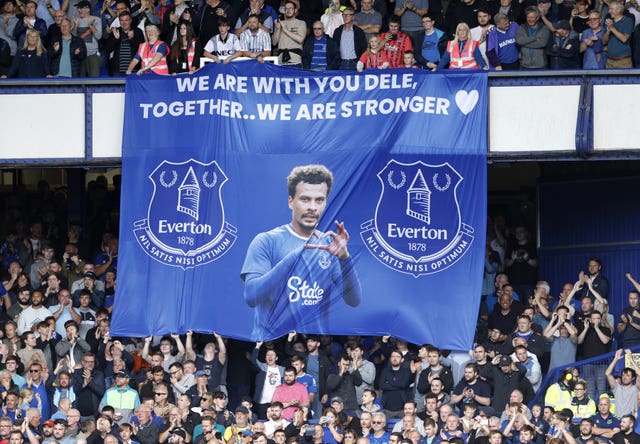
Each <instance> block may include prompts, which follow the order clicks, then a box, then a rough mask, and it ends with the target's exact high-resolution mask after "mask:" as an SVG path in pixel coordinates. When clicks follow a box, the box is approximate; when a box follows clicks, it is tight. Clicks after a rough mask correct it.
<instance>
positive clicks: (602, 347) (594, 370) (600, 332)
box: [578, 311, 637, 404]
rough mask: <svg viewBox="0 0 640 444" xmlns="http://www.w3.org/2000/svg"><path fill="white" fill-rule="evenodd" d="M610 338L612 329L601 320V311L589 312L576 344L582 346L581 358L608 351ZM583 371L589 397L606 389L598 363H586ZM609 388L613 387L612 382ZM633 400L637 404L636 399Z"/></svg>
mask: <svg viewBox="0 0 640 444" xmlns="http://www.w3.org/2000/svg"><path fill="white" fill-rule="evenodd" d="M612 339H613V331H612V329H611V328H609V327H608V326H606V325H605V324H604V323H603V322H602V313H600V312H599V311H593V312H591V316H590V317H589V318H588V319H585V320H584V329H583V330H582V332H581V333H580V335H579V336H578V344H582V346H583V352H582V354H583V358H584V359H589V358H594V357H596V356H599V355H603V354H605V353H608V352H609V350H611V341H612ZM583 373H584V378H585V379H586V380H587V392H588V394H589V397H591V398H595V397H596V394H599V393H604V392H605V391H606V389H607V387H606V381H605V375H603V374H602V368H601V366H600V365H598V364H587V365H585V366H584V367H583ZM634 381H635V378H634ZM611 388H612V389H613V388H614V387H613V384H612V385H611ZM635 398H636V397H635V396H634V399H635ZM634 402H635V403H636V404H637V400H635V401H634Z"/></svg>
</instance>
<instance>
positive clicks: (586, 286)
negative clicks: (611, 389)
mask: <svg viewBox="0 0 640 444" xmlns="http://www.w3.org/2000/svg"><path fill="white" fill-rule="evenodd" d="M613 9H615V8H613ZM625 18H627V19H628V20H630V21H631V22H632V23H631V25H632V28H633V20H632V19H630V18H628V17H625ZM620 20H621V21H620V22H618V23H620V26H621V27H624V25H625V23H626V21H624V20H622V18H621V19H620ZM605 35H606V32H605ZM603 42H604V38H603ZM611 43H613V45H612V44H611ZM611 43H609V45H608V48H609V49H608V53H609V57H611V47H612V46H614V47H615V45H616V42H615V41H614V42H611ZM605 44H606V43H605ZM629 57H631V56H629ZM629 63H631V62H629ZM587 269H588V270H589V275H588V276H587V275H585V274H583V273H580V283H581V284H582V285H581V286H580V287H579V288H578V290H577V291H576V294H575V297H576V298H577V299H583V298H585V297H588V298H589V299H591V300H592V301H593V302H595V301H596V300H597V299H599V298H598V297H597V296H596V295H595V293H594V290H595V292H597V293H598V294H599V295H600V296H601V298H603V299H607V298H608V297H609V280H608V279H607V278H606V277H604V276H603V275H602V261H601V260H600V258H599V257H595V256H594V257H591V258H589V262H588V263H587Z"/></svg>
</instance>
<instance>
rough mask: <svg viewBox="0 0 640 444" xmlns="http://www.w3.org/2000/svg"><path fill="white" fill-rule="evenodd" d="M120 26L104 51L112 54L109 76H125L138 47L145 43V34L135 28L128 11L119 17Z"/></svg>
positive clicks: (112, 34) (112, 32)
mask: <svg viewBox="0 0 640 444" xmlns="http://www.w3.org/2000/svg"><path fill="white" fill-rule="evenodd" d="M118 21H119V22H120V26H119V27H116V28H113V29H112V30H111V33H109V37H108V38H107V40H106V42H105V48H104V50H105V51H106V52H107V53H108V54H112V57H111V59H110V60H109V75H112V76H124V75H125V74H126V72H127V67H128V66H129V64H130V63H131V60H132V59H133V56H134V55H135V53H136V51H137V50H138V47H139V46H140V45H141V44H143V43H144V34H143V33H142V30H141V29H140V28H138V27H137V26H135V27H134V26H133V19H132V18H131V13H130V12H128V11H125V12H122V13H120V15H119V16H118Z"/></svg>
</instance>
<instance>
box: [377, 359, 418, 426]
mask: <svg viewBox="0 0 640 444" xmlns="http://www.w3.org/2000/svg"><path fill="white" fill-rule="evenodd" d="M403 359H404V358H403V357H402V353H400V351H398V350H397V349H396V350H394V351H392V352H391V355H390V357H389V363H388V364H387V365H386V366H385V367H384V368H383V369H382V372H381V374H380V381H379V385H380V389H381V390H382V405H383V407H384V408H385V410H386V411H387V412H388V414H389V415H392V416H393V417H397V418H399V417H401V415H402V414H403V413H404V411H403V407H404V403H405V402H407V401H409V400H410V399H411V394H410V390H409V387H410V385H411V383H412V382H413V375H412V374H411V370H410V369H409V367H408V365H403ZM420 379H421V380H423V379H424V380H429V378H428V376H424V375H421V376H420ZM374 420H375V415H374ZM382 420H384V422H385V423H386V417H384V415H383V416H382ZM374 430H375V428H374Z"/></svg>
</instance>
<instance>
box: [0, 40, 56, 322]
mask: <svg viewBox="0 0 640 444" xmlns="http://www.w3.org/2000/svg"><path fill="white" fill-rule="evenodd" d="M1 77H2V78H5V79H6V78H7V77H18V78H21V79H34V78H42V77H51V72H50V70H49V59H48V56H47V51H46V50H45V49H44V46H43V45H42V42H41V40H40V33H39V32H38V31H36V30H35V29H30V30H28V31H27V38H26V39H25V41H24V45H23V47H22V49H21V50H19V51H18V52H17V53H16V56H15V57H14V58H13V61H12V62H11V68H9V71H8V72H7V74H6V75H3V76H1ZM40 295H42V292H40ZM43 308H44V307H43ZM45 310H46V308H45Z"/></svg>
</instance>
